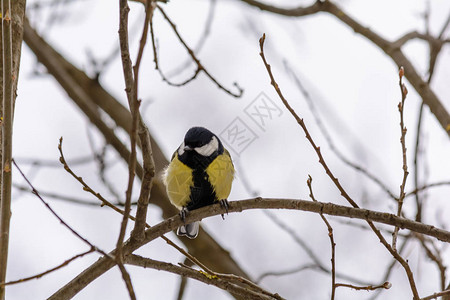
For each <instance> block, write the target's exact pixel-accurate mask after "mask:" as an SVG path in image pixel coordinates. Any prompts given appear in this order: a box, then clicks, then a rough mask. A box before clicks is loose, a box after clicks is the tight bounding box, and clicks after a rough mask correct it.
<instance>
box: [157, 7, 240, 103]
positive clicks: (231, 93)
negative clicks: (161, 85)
mask: <svg viewBox="0 0 450 300" xmlns="http://www.w3.org/2000/svg"><path fill="white" fill-rule="evenodd" d="M156 7H157V8H158V10H159V11H160V12H161V14H162V15H163V17H164V19H166V21H167V22H168V23H169V25H170V26H171V27H172V30H173V31H174V33H175V35H176V36H177V38H178V40H179V41H180V42H181V44H182V45H183V46H184V48H185V49H186V51H187V52H188V54H189V56H190V57H191V58H192V60H193V61H194V62H195V63H196V65H197V70H196V71H195V73H194V75H193V76H192V77H191V78H189V79H188V80H186V81H185V82H184V83H182V84H178V86H179V85H184V84H186V83H188V82H190V81H191V80H193V79H195V78H196V77H197V75H198V74H199V73H200V72H203V73H205V75H206V76H207V77H208V78H209V79H210V80H211V81H212V82H214V83H215V84H216V85H217V87H218V88H219V89H221V90H223V91H224V92H226V93H227V94H229V95H230V96H233V97H235V98H239V97H241V96H242V94H243V93H244V90H243V89H242V88H241V87H240V86H239V85H238V84H237V83H236V82H235V83H233V85H234V86H235V87H236V89H237V92H232V91H231V90H229V89H228V88H226V87H224V86H223V85H222V84H221V83H219V82H218V81H217V79H216V78H214V77H213V76H212V75H211V73H209V72H208V70H206V68H205V67H204V66H203V65H202V63H201V62H200V60H199V59H198V58H197V56H196V55H195V53H194V51H193V50H192V49H191V48H190V47H189V46H188V45H187V43H186V42H185V41H184V39H183V38H182V37H181V35H180V34H179V32H178V30H177V27H176V25H175V24H174V23H173V22H172V20H171V19H170V18H169V16H168V15H167V14H166V13H165V12H164V10H163V9H162V7H161V6H159V5H157V6H156ZM151 27H153V26H152V24H151ZM151 32H152V36H153V30H152V28H151ZM152 41H153V50H154V55H155V58H154V61H155V68H156V69H159V67H158V65H157V51H156V46H155V43H154V38H152ZM160 74H161V72H160ZM163 80H164V81H166V82H169V81H168V80H167V78H166V77H163Z"/></svg>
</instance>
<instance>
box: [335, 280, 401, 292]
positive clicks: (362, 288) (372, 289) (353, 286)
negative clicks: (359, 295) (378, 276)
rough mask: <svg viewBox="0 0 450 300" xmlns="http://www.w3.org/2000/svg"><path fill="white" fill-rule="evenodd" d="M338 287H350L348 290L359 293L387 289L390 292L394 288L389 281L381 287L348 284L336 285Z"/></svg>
mask: <svg viewBox="0 0 450 300" xmlns="http://www.w3.org/2000/svg"><path fill="white" fill-rule="evenodd" d="M336 287H348V288H351V289H354V290H358V291H360V290H364V291H374V290H377V289H386V290H388V289H390V288H391V287H392V284H391V283H390V282H387V281H386V282H385V283H383V284H381V285H377V286H372V285H369V286H355V285H351V284H346V283H336Z"/></svg>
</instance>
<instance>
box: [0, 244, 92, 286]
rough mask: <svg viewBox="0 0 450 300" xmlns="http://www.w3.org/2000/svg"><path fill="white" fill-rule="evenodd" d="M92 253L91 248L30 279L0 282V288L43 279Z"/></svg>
mask: <svg viewBox="0 0 450 300" xmlns="http://www.w3.org/2000/svg"><path fill="white" fill-rule="evenodd" d="M94 251H95V249H94V248H91V249H89V250H88V251H85V252H83V253H80V254H77V255H75V256H73V257H71V258H69V259H68V260H66V261H64V262H63V263H62V264H60V265H58V266H56V267H54V268H51V269H50V270H47V271H45V272H42V273H39V274H36V275H33V276H30V277H26V278H21V279H18V280H13V281H8V282H5V283H2V282H0V286H1V287H4V286H6V285H13V284H17V283H22V282H25V281H29V280H33V279H39V278H41V277H43V276H45V275H47V274H50V273H52V272H54V271H57V270H59V269H61V268H63V267H65V266H67V265H68V264H70V263H71V262H72V261H74V260H76V259H78V258H81V257H83V256H85V255H86V254H89V253H92V252H94Z"/></svg>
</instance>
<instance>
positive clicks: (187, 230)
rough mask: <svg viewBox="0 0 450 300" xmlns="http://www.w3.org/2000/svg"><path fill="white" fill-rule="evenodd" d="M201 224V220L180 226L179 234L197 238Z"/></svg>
mask: <svg viewBox="0 0 450 300" xmlns="http://www.w3.org/2000/svg"><path fill="white" fill-rule="evenodd" d="M199 226H200V222H199V221H197V222H194V223H191V224H186V225H182V226H180V227H178V230H177V235H179V236H187V237H188V238H190V239H195V238H196V237H197V235H198V229H199Z"/></svg>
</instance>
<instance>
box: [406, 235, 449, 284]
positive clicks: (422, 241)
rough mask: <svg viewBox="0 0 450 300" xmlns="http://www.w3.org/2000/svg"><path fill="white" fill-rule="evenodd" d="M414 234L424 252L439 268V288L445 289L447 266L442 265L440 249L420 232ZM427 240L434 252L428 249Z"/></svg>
mask: <svg viewBox="0 0 450 300" xmlns="http://www.w3.org/2000/svg"><path fill="white" fill-rule="evenodd" d="M414 236H415V237H416V238H417V239H418V240H419V242H420V244H421V245H422V248H423V249H424V250H425V253H426V254H427V256H428V258H429V259H431V260H432V261H433V262H435V263H436V266H437V267H438V269H439V275H440V276H439V277H440V279H441V286H440V289H441V290H445V283H446V276H445V272H446V269H447V268H446V267H445V266H444V263H443V260H442V256H441V254H440V251H439V250H438V249H437V247H435V245H434V244H433V241H432V240H429V239H427V238H426V237H424V236H423V235H421V234H414ZM427 242H428V243H430V244H431V245H432V247H433V250H434V251H435V252H433V250H432V249H430V247H429V246H428V245H427Z"/></svg>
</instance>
